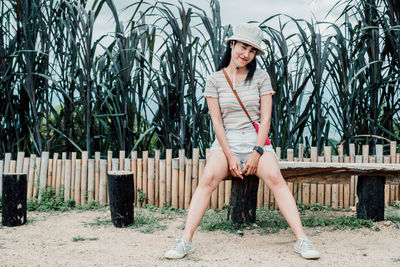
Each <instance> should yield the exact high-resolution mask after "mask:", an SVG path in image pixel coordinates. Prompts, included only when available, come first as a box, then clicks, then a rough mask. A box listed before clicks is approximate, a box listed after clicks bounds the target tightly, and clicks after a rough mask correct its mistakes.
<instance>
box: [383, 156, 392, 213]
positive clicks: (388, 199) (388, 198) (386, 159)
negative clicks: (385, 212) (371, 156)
mask: <svg viewBox="0 0 400 267" xmlns="http://www.w3.org/2000/svg"><path fill="white" fill-rule="evenodd" d="M383 163H384V164H389V163H390V156H383ZM393 193H394V192H392V189H391V185H390V184H385V207H389V203H390V202H391V201H392V196H393Z"/></svg>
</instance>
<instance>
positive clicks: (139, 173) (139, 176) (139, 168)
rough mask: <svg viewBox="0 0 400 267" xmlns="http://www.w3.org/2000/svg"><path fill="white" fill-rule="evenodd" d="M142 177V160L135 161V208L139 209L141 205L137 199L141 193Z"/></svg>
mask: <svg viewBox="0 0 400 267" xmlns="http://www.w3.org/2000/svg"><path fill="white" fill-rule="evenodd" d="M142 175H143V159H137V193H136V194H137V198H136V199H137V201H136V206H138V207H140V206H141V205H142V203H141V202H140V201H143V200H141V199H140V198H139V197H140V196H141V194H142V193H143V185H142V183H143V180H142Z"/></svg>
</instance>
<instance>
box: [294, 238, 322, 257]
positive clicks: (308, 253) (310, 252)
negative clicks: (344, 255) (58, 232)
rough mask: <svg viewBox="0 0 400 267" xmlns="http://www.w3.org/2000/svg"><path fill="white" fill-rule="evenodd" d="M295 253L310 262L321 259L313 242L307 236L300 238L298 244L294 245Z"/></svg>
mask: <svg viewBox="0 0 400 267" xmlns="http://www.w3.org/2000/svg"><path fill="white" fill-rule="evenodd" d="M294 251H296V252H297V253H299V254H300V255H301V256H302V257H303V258H305V259H308V260H315V259H318V258H319V257H320V254H319V252H318V251H317V250H316V249H315V247H314V246H313V244H312V243H311V241H310V240H309V239H308V238H307V237H305V236H302V237H300V238H299V239H298V240H297V241H296V244H294Z"/></svg>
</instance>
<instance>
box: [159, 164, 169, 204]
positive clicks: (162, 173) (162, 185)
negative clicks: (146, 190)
mask: <svg viewBox="0 0 400 267" xmlns="http://www.w3.org/2000/svg"><path fill="white" fill-rule="evenodd" d="M159 173H160V208H164V203H165V197H166V189H167V188H166V186H165V182H166V177H165V159H161V160H160V172H159Z"/></svg>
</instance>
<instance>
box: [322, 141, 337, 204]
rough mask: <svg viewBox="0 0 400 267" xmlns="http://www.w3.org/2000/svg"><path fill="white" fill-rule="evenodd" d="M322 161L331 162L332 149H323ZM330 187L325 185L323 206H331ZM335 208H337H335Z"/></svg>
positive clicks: (326, 147)
mask: <svg viewBox="0 0 400 267" xmlns="http://www.w3.org/2000/svg"><path fill="white" fill-rule="evenodd" d="M324 161H325V162H332V149H331V147H330V146H325V147H324ZM331 200H332V185H331V184H326V185H325V205H326V206H331V205H332V204H331V203H332V202H331ZM336 208H337V207H336Z"/></svg>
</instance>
